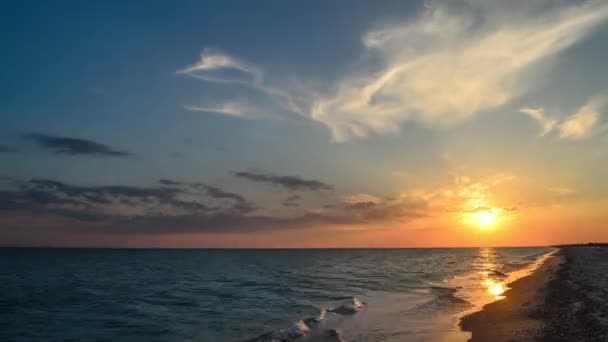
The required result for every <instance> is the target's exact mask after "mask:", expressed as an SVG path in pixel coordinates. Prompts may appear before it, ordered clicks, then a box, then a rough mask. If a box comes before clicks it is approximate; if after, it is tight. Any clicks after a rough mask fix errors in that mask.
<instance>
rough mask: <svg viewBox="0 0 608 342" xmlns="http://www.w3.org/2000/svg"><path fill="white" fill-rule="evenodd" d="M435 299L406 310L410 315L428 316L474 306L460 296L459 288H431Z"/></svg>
mask: <svg viewBox="0 0 608 342" xmlns="http://www.w3.org/2000/svg"><path fill="white" fill-rule="evenodd" d="M430 290H431V294H432V295H433V298H432V299H430V300H428V301H426V302H423V303H421V304H419V305H416V306H414V307H413V308H410V309H408V310H406V311H407V312H408V313H409V314H416V315H427V314H430V313H433V312H437V311H440V310H444V309H447V308H462V307H469V306H471V305H472V304H471V303H470V302H469V301H467V300H464V299H462V298H460V297H458V296H456V292H458V290H460V288H459V287H455V288H453V287H443V286H431V287H430Z"/></svg>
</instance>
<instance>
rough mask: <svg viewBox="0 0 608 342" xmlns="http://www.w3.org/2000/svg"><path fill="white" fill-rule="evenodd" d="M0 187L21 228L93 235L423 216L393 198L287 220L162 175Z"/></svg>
mask: <svg viewBox="0 0 608 342" xmlns="http://www.w3.org/2000/svg"><path fill="white" fill-rule="evenodd" d="M7 184H8V185H6V186H5V189H4V190H0V220H2V219H5V220H6V219H11V218H15V217H20V218H21V220H22V221H20V222H22V225H21V226H23V227H26V226H28V223H27V222H25V221H23V220H33V221H35V223H32V224H37V225H38V227H39V229H41V230H43V229H45V227H47V224H48V225H51V224H52V223H53V222H55V223H57V222H60V224H62V226H61V227H63V228H65V229H76V230H79V231H80V230H82V231H86V232H92V233H117V234H118V233H124V234H130V233H138V234H164V233H191V232H235V233H237V232H238V233H247V232H255V231H260V230H265V231H268V230H282V229H299V228H309V227H318V226H326V225H353V226H355V225H361V224H367V223H381V222H385V221H388V220H399V221H407V220H411V219H414V218H417V217H421V216H425V215H426V210H425V208H426V207H425V205H426V203H424V202H417V201H414V200H412V201H407V200H394V199H384V200H380V201H378V202H358V203H344V202H337V203H334V204H332V205H327V206H325V207H324V209H322V210H312V211H308V210H306V209H303V208H301V209H300V210H299V213H297V214H295V215H291V216H289V217H285V216H273V215H261V214H260V211H258V207H257V206H256V205H255V204H254V203H252V202H250V201H249V200H247V199H246V198H244V197H243V196H242V195H240V194H237V193H234V192H229V191H226V190H224V189H221V188H219V187H216V186H211V185H207V184H203V183H191V182H180V181H175V180H168V179H164V180H160V181H159V184H158V185H157V186H150V187H141V186H125V185H108V186H80V185H71V184H66V183H63V182H59V181H55V180H48V179H31V180H27V181H19V180H11V182H9V183H7ZM7 187H8V188H7ZM299 200H300V196H299V195H297V194H294V195H292V196H289V197H287V198H286V199H285V201H283V203H282V204H284V205H285V203H288V204H287V205H288V206H290V205H294V206H295V205H296V203H297V202H298V201H299ZM278 204H281V203H278ZM40 222H44V223H42V224H41V223H40ZM47 222H49V223H47ZM61 222H63V223H61ZM13 223H14V222H13Z"/></svg>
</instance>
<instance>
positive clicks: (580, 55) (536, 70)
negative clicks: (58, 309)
mask: <svg viewBox="0 0 608 342" xmlns="http://www.w3.org/2000/svg"><path fill="white" fill-rule="evenodd" d="M0 17H1V19H2V20H0V27H1V30H2V32H3V35H2V36H3V39H2V41H3V49H2V52H3V53H2V54H1V55H0V62H1V64H2V66H3V71H2V82H1V84H0V88H1V92H0V100H1V101H0V165H1V167H0V245H2V246H95V247H104V246H111V247H434V246H496V245H502V246H504V245H544V244H556V243H575V242H588V241H608V226H607V223H608V181H607V180H606V177H607V176H608V119H607V118H606V116H607V115H608V64H607V61H608V2H607V1H605V0H588V1H576V0H572V1H567V0H538V1H530V0H514V1H498V0H497V1H486V0H454V1H448V0H445V1H435V0H433V1H422V0H420V1H418V0H416V1H371V0H370V1H299V2H285V1H240V2H233V1H231V2H206V1H176V2H161V1H150V2H146V4H145V5H143V4H142V3H138V2H125V1H103V2H101V1H100V2H82V1H57V2H42V1H35V2H30V1H24V2H20V3H12V4H10V5H5V6H3V10H2V13H1V14H0Z"/></svg>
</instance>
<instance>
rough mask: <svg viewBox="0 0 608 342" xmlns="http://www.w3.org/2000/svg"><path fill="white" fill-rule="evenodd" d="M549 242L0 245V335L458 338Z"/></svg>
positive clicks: (46, 338) (179, 338)
mask: <svg viewBox="0 0 608 342" xmlns="http://www.w3.org/2000/svg"><path fill="white" fill-rule="evenodd" d="M551 251H552V249H551V248H463V249H385V250H377V249H376V250H374V249H369V250H366V249H341V250H78V249H65V250H64V249H4V250H0V291H1V292H0V293H2V299H1V300H0V304H1V305H2V307H3V308H4V309H3V310H2V312H0V322H2V326H3V328H2V329H0V330H2V332H0V339H2V338H9V339H12V340H28V341H64V340H70V339H71V340H84V339H88V340H112V341H132V340H142V341H143V340H146V341H243V340H254V341H263V340H264V338H265V337H264V336H266V337H269V336H272V334H273V333H282V334H283V336H284V337H285V338H294V339H295V340H303V341H306V340H308V341H311V340H314V339H316V338H318V336H325V335H323V334H324V332H327V331H330V332H332V334H333V335H332V334H330V335H331V338H332V339H333V340H340V339H341V340H344V341H388V342H391V341H463V340H466V338H467V336H468V335H467V334H465V333H463V332H461V331H460V329H459V328H458V324H457V323H458V318H459V317H461V316H462V315H463V314H465V313H466V312H470V311H472V310H476V309H478V308H480V307H481V306H482V305H483V304H486V303H489V302H491V301H494V300H497V299H498V300H499V299H500V296H501V295H502V292H503V291H504V290H506V284H507V283H508V282H509V281H512V280H514V278H515V277H519V276H522V275H525V273H526V272H529V270H530V269H531V268H533V267H534V263H535V262H538V261H539V260H541V259H540V258H542V257H543V256H544V255H546V254H547V253H549V252H551ZM353 298H356V300H358V301H360V304H361V305H360V306H358V305H355V306H353V305H352V303H353ZM340 308H342V309H340ZM299 321H302V322H301V323H303V324H305V328H303V327H302V325H294V324H295V323H296V322H299ZM294 327H295V328H297V329H295V328H294ZM294 329H295V330H294ZM298 329H300V330H302V329H308V330H306V331H300V332H302V333H306V334H307V335H308V336H306V337H299V338H296V337H295V336H297V335H298V334H299V330H298ZM330 335H328V336H330Z"/></svg>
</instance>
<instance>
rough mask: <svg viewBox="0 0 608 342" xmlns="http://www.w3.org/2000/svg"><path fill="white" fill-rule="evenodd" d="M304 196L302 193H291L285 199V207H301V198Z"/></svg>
mask: <svg viewBox="0 0 608 342" xmlns="http://www.w3.org/2000/svg"><path fill="white" fill-rule="evenodd" d="M301 198H302V196H300V195H291V196H288V197H287V198H285V199H284V200H283V206H285V207H299V206H300V203H299V201H300V199H301Z"/></svg>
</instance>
